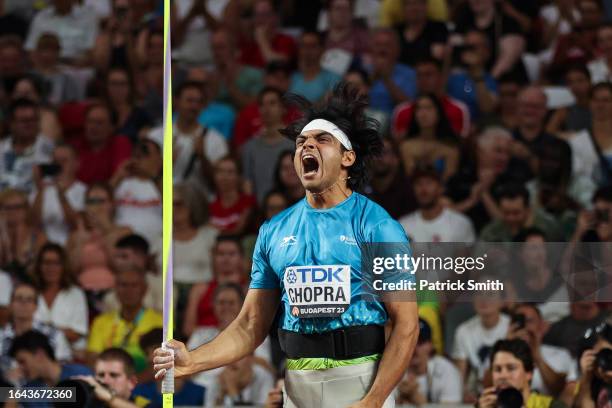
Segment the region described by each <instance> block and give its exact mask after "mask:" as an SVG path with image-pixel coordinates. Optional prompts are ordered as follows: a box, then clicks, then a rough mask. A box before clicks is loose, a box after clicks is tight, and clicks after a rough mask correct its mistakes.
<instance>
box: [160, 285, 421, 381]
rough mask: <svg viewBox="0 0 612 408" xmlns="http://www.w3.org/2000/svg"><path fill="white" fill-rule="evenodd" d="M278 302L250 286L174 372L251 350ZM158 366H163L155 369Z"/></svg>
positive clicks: (275, 294)
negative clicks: (236, 309) (223, 324)
mask: <svg viewBox="0 0 612 408" xmlns="http://www.w3.org/2000/svg"><path fill="white" fill-rule="evenodd" d="M279 302H280V291H279V290H278V289H250V290H249V292H248V293H247V296H246V299H245V300H244V305H243V306H242V310H241V311H240V314H238V317H236V319H235V320H234V321H233V322H232V323H231V324H230V325H229V326H228V327H227V328H226V329H225V330H224V331H222V332H221V333H220V334H219V335H218V336H217V337H215V339H214V340H213V341H211V342H210V343H206V344H204V345H202V346H200V347H198V348H197V349H195V350H193V351H190V352H189V353H188V356H181V355H180V351H179V355H178V356H177V357H176V360H175V361H176V364H175V375H176V376H177V377H182V376H185V375H191V374H194V373H197V372H200V371H206V370H211V369H213V368H217V367H222V366H224V365H227V364H230V363H233V362H234V361H237V360H240V359H241V358H243V357H245V356H247V355H249V354H250V353H252V352H253V351H254V350H255V349H256V348H257V346H259V345H260V344H261V343H262V342H263V341H264V339H265V338H266V336H267V334H268V331H269V329H270V325H271V324H272V321H273V320H274V315H275V313H276V309H277V307H278V304H279ZM415 341H416V337H415ZM175 350H176V349H175ZM185 357H186V358H185ZM158 358H159V357H156V358H155V360H156V364H158V363H159V361H157V359H158ZM390 358H394V357H390ZM159 368H165V367H157V366H156V368H155V369H156V370H158V369H159Z"/></svg>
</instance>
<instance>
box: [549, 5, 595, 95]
mask: <svg viewBox="0 0 612 408" xmlns="http://www.w3.org/2000/svg"><path fill="white" fill-rule="evenodd" d="M574 3H575V5H576V7H577V10H578V12H579V13H580V21H579V22H575V23H574V27H573V30H572V31H571V32H569V33H566V34H563V35H561V36H560V37H559V39H558V41H557V42H556V46H555V48H554V51H553V56H552V61H551V63H550V66H549V67H548V72H547V75H546V79H547V80H549V81H550V82H555V83H556V82H558V81H559V79H561V77H562V75H563V72H564V69H565V68H566V67H567V66H571V65H572V64H586V63H587V62H589V61H591V60H592V59H593V58H594V57H595V55H596V51H597V31H598V28H599V27H600V25H601V22H602V7H601V5H600V4H599V2H598V1H597V0H578V1H575V2H574ZM604 66H605V65H604ZM598 82H599V81H598Z"/></svg>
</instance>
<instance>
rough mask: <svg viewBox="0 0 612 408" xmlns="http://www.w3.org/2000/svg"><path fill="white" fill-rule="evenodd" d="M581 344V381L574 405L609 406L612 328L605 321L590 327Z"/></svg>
mask: <svg viewBox="0 0 612 408" xmlns="http://www.w3.org/2000/svg"><path fill="white" fill-rule="evenodd" d="M580 346H581V350H580V354H579V355H578V357H579V358H580V381H579V383H578V387H577V388H578V391H577V395H576V400H575V402H574V406H577V407H597V408H608V407H609V406H610V385H612V378H610V371H609V370H608V366H607V361H608V357H607V356H609V355H610V354H609V353H610V350H611V349H612V328H611V327H610V326H609V325H608V324H605V323H604V324H600V325H597V326H592V327H590V328H589V329H587V331H586V332H585V333H584V336H583V338H582V339H581V343H580Z"/></svg>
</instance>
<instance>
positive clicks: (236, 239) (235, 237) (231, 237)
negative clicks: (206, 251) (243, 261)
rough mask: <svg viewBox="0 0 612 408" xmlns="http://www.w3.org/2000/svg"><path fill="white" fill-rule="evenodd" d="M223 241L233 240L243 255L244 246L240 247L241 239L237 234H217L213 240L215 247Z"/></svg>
mask: <svg viewBox="0 0 612 408" xmlns="http://www.w3.org/2000/svg"><path fill="white" fill-rule="evenodd" d="M223 242H233V243H234V244H236V246H237V247H238V250H239V251H240V254H241V255H244V248H243V247H242V240H241V239H240V236H239V235H217V239H216V240H215V249H217V248H218V247H219V244H221V243H223Z"/></svg>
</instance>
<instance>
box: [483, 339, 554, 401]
mask: <svg viewBox="0 0 612 408" xmlns="http://www.w3.org/2000/svg"><path fill="white" fill-rule="evenodd" d="M533 370H534V364H533V357H532V355H531V350H530V349H529V345H528V344H527V343H526V342H525V341H523V340H521V339H513V340H499V341H498V342H497V343H495V345H494V346H493V352H492V353H491V372H492V376H493V387H489V388H485V390H484V391H483V392H482V394H481V395H480V398H479V399H478V403H477V405H476V406H477V407H478V408H497V407H504V408H506V407H507V408H514V407H516V408H521V407H525V408H562V407H566V405H565V404H564V403H562V402H560V401H556V400H553V398H552V397H547V396H543V395H538V394H536V393H534V392H532V391H531V389H530V383H531V379H532V378H533ZM518 394H520V395H518ZM521 397H522V398H521Z"/></svg>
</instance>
